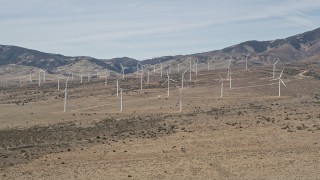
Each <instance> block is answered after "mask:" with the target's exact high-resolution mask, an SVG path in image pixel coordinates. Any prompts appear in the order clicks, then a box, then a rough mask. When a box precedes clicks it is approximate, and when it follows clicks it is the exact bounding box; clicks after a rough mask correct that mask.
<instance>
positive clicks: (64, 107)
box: [63, 76, 70, 112]
mask: <svg viewBox="0 0 320 180" xmlns="http://www.w3.org/2000/svg"><path fill="white" fill-rule="evenodd" d="M69 77H70V76H68V77H67V80H66V86H65V88H64V104H63V112H66V111H67V96H68V92H67V88H68V80H69Z"/></svg>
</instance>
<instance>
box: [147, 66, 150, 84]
mask: <svg viewBox="0 0 320 180" xmlns="http://www.w3.org/2000/svg"><path fill="white" fill-rule="evenodd" d="M149 76H150V73H149V69H148V70H147V83H148V84H149V80H150V77H149Z"/></svg>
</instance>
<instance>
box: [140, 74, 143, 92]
mask: <svg viewBox="0 0 320 180" xmlns="http://www.w3.org/2000/svg"><path fill="white" fill-rule="evenodd" d="M142 83H143V72H141V74H140V90H142V89H143V88H142Z"/></svg>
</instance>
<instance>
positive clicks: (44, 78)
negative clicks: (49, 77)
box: [41, 68, 48, 82]
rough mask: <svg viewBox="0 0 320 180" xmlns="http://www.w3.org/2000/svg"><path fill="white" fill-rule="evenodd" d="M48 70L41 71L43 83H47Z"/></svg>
mask: <svg viewBox="0 0 320 180" xmlns="http://www.w3.org/2000/svg"><path fill="white" fill-rule="evenodd" d="M47 70H48V68H47V69H46V70H41V71H42V72H43V82H46V72H47Z"/></svg>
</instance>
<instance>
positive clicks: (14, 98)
mask: <svg viewBox="0 0 320 180" xmlns="http://www.w3.org/2000/svg"><path fill="white" fill-rule="evenodd" d="M319 30H320V29H318V30H315V32H318V31H319ZM313 34H315V35H314V36H315V38H314V39H316V40H315V41H310V39H311V38H310V36H311V35H310V32H307V34H306V35H298V36H296V37H295V38H292V37H289V38H287V39H285V40H283V41H280V40H277V41H270V42H266V41H263V42H260V44H259V43H258V42H251V41H250V42H244V43H240V44H237V45H234V46H230V47H227V48H225V49H222V50H216V51H210V52H203V53H197V54H189V55H176V56H163V57H153V58H151V59H146V60H140V61H138V60H135V59H132V58H128V57H122V58H114V59H95V58H91V57H67V56H62V55H54V54H47V55H46V54H44V53H41V52H38V51H34V50H32V51H30V52H29V51H28V50H26V49H19V51H17V52H16V53H20V52H23V54H22V55H20V56H18V57H19V58H21V57H22V56H23V57H24V56H26V57H27V58H26V59H23V60H21V59H19V58H18V59H12V57H14V56H13V55H12V54H10V53H8V52H10V48H12V47H11V46H0V48H2V49H0V50H1V51H0V58H2V57H6V59H5V60H6V62H7V61H8V63H7V64H3V65H0V179H44V178H47V179H72V178H74V179H105V178H106V177H111V178H110V179H127V178H133V179H173V178H177V179H264V178H265V179H295V178H296V177H302V178H306V179H316V178H318V177H319V175H320V174H319V171H318V169H319V159H320V153H319V152H320V144H319V137H320V114H319V108H320V91H319V90H320V83H319V82H320V63H319V62H320V61H319V58H320V55H319V54H317V50H318V49H319V46H318V45H319V43H317V42H316V41H318V39H319V38H317V37H318V36H317V35H318V34H319V33H313ZM303 37H305V39H304V38H303ZM292 39H294V40H292ZM297 39H298V40H300V41H301V42H300V44H302V43H304V44H303V45H301V48H300V49H299V50H298V49H294V50H293V47H294V46H297V43H296V41H297ZM306 39H307V40H308V42H307V43H305V41H306ZM290 40H292V42H291V41H290ZM277 42H279V44H276V43H277ZM283 42H286V43H287V44H281V43H283ZM289 42H290V43H291V44H290V43H289ZM267 43H269V44H268V45H266V44H267ZM252 44H253V45H252ZM257 44H258V45H257ZM275 44H276V45H275ZM15 48H16V47H14V49H15ZM257 49H258V50H257ZM293 51H294V53H292V52H293ZM3 52H5V53H3ZM27 52H29V53H31V55H28V56H27V55H26V54H27ZM288 52H289V53H288ZM1 53H2V54H1ZM32 53H33V54H32ZM292 54H293V55H292ZM45 56H48V58H44V57H45ZM32 58H33V59H32ZM37 58H38V59H37ZM0 60H1V59H0ZM0 62H1V63H4V60H3V61H0ZM14 62H15V63H14ZM16 62H17V63H16ZM107 179H108V178H107Z"/></svg>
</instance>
